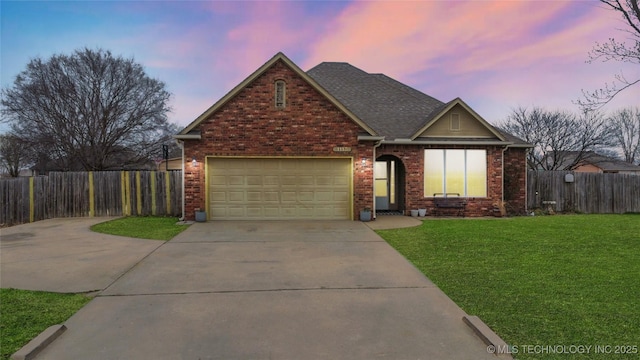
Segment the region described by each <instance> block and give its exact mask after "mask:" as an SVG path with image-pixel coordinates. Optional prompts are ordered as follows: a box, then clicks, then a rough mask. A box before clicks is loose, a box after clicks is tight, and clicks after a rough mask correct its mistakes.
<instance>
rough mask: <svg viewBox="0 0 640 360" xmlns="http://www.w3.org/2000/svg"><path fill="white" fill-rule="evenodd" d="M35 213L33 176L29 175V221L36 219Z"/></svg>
mask: <svg viewBox="0 0 640 360" xmlns="http://www.w3.org/2000/svg"><path fill="white" fill-rule="evenodd" d="M35 215H36V214H35V203H34V191H33V176H31V177H29V222H34V221H35Z"/></svg>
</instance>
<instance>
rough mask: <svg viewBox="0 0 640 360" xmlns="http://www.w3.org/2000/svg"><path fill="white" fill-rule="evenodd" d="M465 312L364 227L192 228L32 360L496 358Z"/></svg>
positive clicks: (334, 223) (71, 323)
mask: <svg viewBox="0 0 640 360" xmlns="http://www.w3.org/2000/svg"><path fill="white" fill-rule="evenodd" d="M464 315H465V313H464V312H463V311H462V310H461V309H460V308H459V307H458V306H456V304H455V303H453V302H452V301H451V300H450V299H449V298H448V297H447V296H446V295H445V294H444V293H442V291H440V289H438V288H437V287H436V286H434V285H433V283H431V282H430V281H429V280H428V279H427V278H425V277H424V276H423V275H422V274H421V273H420V272H419V271H418V270H417V269H415V268H414V267H413V266H412V265H411V264H409V263H408V262H407V261H406V260H405V259H404V258H403V257H402V256H400V255H399V254H398V253H397V252H396V251H395V250H394V249H392V248H391V247H390V246H389V245H388V244H387V243H386V242H385V241H384V240H383V239H381V238H380V237H378V236H377V235H376V234H375V233H374V232H373V231H371V229H370V228H369V227H367V226H366V225H365V224H363V223H360V222H353V221H332V222H322V221H317V222H284V221H283V222H277V221H271V222H209V223H196V224H194V225H192V226H191V227H190V228H189V229H187V230H186V231H184V232H182V233H181V234H180V235H178V236H177V237H176V238H174V240H172V241H170V242H167V243H164V244H163V245H162V246H160V247H159V248H158V249H157V250H155V251H153V252H152V253H151V254H150V255H149V256H147V257H145V258H144V259H143V260H142V261H141V262H139V263H138V264H137V265H136V266H135V267H133V268H132V269H131V270H130V271H128V272H127V273H126V274H125V275H124V276H122V277H121V278H119V279H118V280H117V281H116V282H115V283H113V284H112V285H111V286H109V287H108V288H106V289H105V290H104V291H103V292H101V293H100V294H99V295H98V296H97V297H96V298H95V299H93V300H92V301H91V302H90V303H89V304H88V305H87V306H85V307H84V308H82V309H81V310H80V311H79V312H78V313H76V314H75V315H74V316H72V317H71V318H70V319H69V320H68V321H67V322H66V323H65V325H66V326H67V328H68V330H67V331H66V332H65V333H64V334H63V335H62V336H60V337H59V338H58V339H57V340H56V341H55V342H53V343H52V344H51V345H49V346H48V347H47V348H46V349H45V350H44V351H43V352H42V353H41V354H40V355H39V356H38V357H37V359H73V358H83V359H256V358H260V359H263V358H264V359H266V358H276V359H370V358H388V359H463V360H464V359H473V360H477V359H495V356H494V355H492V354H489V353H487V351H486V345H485V344H484V343H483V342H482V341H481V340H480V338H478V337H477V336H476V335H475V334H474V333H473V331H472V330H471V329H470V328H469V327H468V326H467V325H465V324H464V323H463V321H462V317H463V316H464Z"/></svg>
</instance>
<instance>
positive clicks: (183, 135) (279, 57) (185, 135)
mask: <svg viewBox="0 0 640 360" xmlns="http://www.w3.org/2000/svg"><path fill="white" fill-rule="evenodd" d="M278 61H282V62H283V63H284V64H285V65H286V66H288V67H289V68H290V69H291V70H293V71H294V72H295V73H296V74H297V75H298V76H300V77H301V78H302V79H304V80H305V81H306V82H307V83H308V84H309V85H310V86H311V87H313V88H314V89H315V90H317V91H318V92H320V93H321V94H322V95H323V96H324V97H325V98H327V100H329V101H330V102H331V103H332V104H333V105H335V106H336V107H337V108H339V109H340V110H341V111H342V112H344V113H345V114H346V115H347V116H348V117H349V118H350V119H351V120H353V121H354V122H355V123H356V124H358V125H359V126H360V127H361V128H362V129H364V130H365V131H366V132H367V133H368V134H369V135H377V133H376V132H375V130H374V129H373V128H371V127H370V126H369V125H368V124H367V123H365V122H364V121H362V120H361V119H360V118H359V117H358V116H356V115H355V114H354V113H353V112H351V111H350V110H349V109H348V108H346V107H345V106H344V105H343V104H342V103H341V102H340V101H338V100H337V99H336V98H335V97H334V96H333V95H332V94H331V93H329V92H327V91H326V90H325V89H324V88H323V87H322V86H320V85H319V84H318V83H317V82H316V81H315V80H314V79H313V78H311V77H309V76H308V75H307V74H306V73H305V72H304V71H302V70H301V69H300V68H299V67H298V66H297V65H296V64H295V63H294V62H293V61H291V60H290V59H289V58H287V57H286V56H285V55H284V54H283V53H282V52H279V53H277V54H276V55H275V56H274V57H272V58H271V59H270V60H269V61H267V62H266V63H265V64H264V65H262V66H261V67H260V68H258V69H257V70H256V71H254V72H253V73H252V74H251V75H249V76H248V77H247V78H246V79H244V80H243V81H242V82H241V83H240V84H238V85H236V87H234V88H233V89H232V90H231V91H229V92H228V93H227V94H226V95H225V96H223V97H222V98H221V99H220V100H218V101H217V102H216V103H215V104H213V105H212V106H211V107H209V108H208V109H207V110H206V111H205V112H203V113H202V114H201V115H200V116H198V117H197V118H196V119H195V120H194V121H192V122H191V123H190V124H189V125H187V126H186V127H185V128H184V129H183V130H182V131H180V132H179V133H178V135H176V136H175V137H176V138H178V139H194V138H200V136H199V134H198V135H193V134H194V130H195V129H196V127H197V126H198V125H199V124H200V123H202V122H203V121H204V120H206V119H207V118H209V117H210V116H211V115H212V114H214V113H215V112H216V111H218V110H219V109H220V108H221V107H222V106H224V105H225V104H226V103H227V102H229V101H230V100H231V99H233V98H234V97H235V96H236V95H237V94H238V93H240V92H241V91H242V90H243V89H244V88H246V87H247V86H248V85H249V84H251V83H252V82H253V81H254V80H256V79H257V78H258V77H260V76H261V75H262V74H264V73H265V72H266V71H267V70H269V69H270V68H271V67H272V66H274V64H276V63H277V62H278Z"/></svg>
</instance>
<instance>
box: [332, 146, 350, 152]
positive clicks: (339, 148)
mask: <svg viewBox="0 0 640 360" xmlns="http://www.w3.org/2000/svg"><path fill="white" fill-rule="evenodd" d="M333 151H334V152H349V151H351V147H349V146H336V147H334V148H333Z"/></svg>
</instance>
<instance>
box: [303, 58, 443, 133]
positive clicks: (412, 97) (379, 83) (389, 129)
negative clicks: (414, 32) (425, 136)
mask: <svg viewBox="0 0 640 360" xmlns="http://www.w3.org/2000/svg"><path fill="white" fill-rule="evenodd" d="M307 75H309V76H310V77H311V78H312V79H313V80H315V81H316V82H317V83H318V84H319V85H320V86H322V87H323V88H324V89H325V90H327V91H328V92H329V93H330V94H331V95H333V96H334V97H335V98H336V99H337V100H338V101H340V102H341V103H342V104H343V105H344V106H345V107H346V108H347V109H349V110H350V111H351V112H353V113H354V114H355V115H356V116H357V117H359V118H360V119H362V121H364V122H366V123H367V124H368V125H369V126H371V128H372V129H373V130H375V131H376V133H378V134H379V135H381V136H385V137H386V139H388V140H392V139H396V138H409V137H410V136H412V135H413V134H414V133H415V131H416V130H417V129H419V128H420V127H421V126H424V125H425V124H426V122H427V120H429V118H428V117H429V116H430V115H431V114H435V113H437V112H438V110H439V109H442V107H443V106H444V105H445V104H444V103H443V102H441V101H439V100H437V99H434V98H433V97H431V96H429V95H426V94H424V93H422V92H420V91H418V90H416V89H414V88H411V87H409V86H407V85H405V84H402V83H400V82H398V81H396V80H394V79H392V78H390V77H388V76H386V75H384V74H369V73H367V72H364V71H362V70H360V69H358V68H356V67H355V66H352V65H350V64H348V63H342V62H323V63H321V64H319V65H317V66H316V67H314V68H313V69H311V70H309V71H308V72H307Z"/></svg>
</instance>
